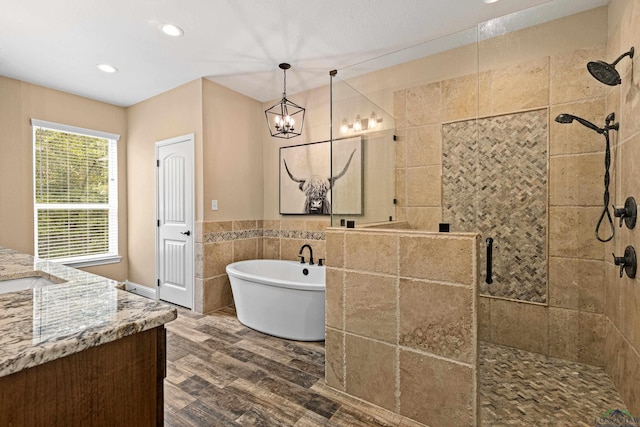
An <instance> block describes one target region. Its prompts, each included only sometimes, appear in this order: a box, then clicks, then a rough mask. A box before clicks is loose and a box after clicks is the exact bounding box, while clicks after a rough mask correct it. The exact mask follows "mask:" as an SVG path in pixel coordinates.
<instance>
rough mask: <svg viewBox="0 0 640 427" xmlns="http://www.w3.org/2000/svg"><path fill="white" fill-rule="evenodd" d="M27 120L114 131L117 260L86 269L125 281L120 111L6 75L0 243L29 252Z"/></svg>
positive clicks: (0, 101) (1, 85)
mask: <svg viewBox="0 0 640 427" xmlns="http://www.w3.org/2000/svg"><path fill="white" fill-rule="evenodd" d="M32 118H36V119H40V120H46V121H50V122H55V123H62V124H67V125H71V126H78V127H83V128H88V129H95V130H100V131H105V132H111V133H116V134H120V136H121V138H120V141H119V142H118V184H119V185H118V186H119V188H118V208H119V215H118V222H119V233H118V239H119V253H120V255H121V256H122V261H121V262H119V263H117V264H108V265H104V266H99V267H91V268H86V270H87V271H90V272H92V273H96V274H99V275H102V276H105V277H109V278H112V279H116V280H124V279H126V277H127V270H128V263H127V260H128V255H127V254H128V244H127V186H126V183H127V117H126V112H125V109H124V108H122V107H117V106H114V105H109V104H105V103H103V102H98V101H94V100H90V99H88V98H83V97H80V96H76V95H71V94H68V93H64V92H60V91H57V90H54V89H48V88H44V87H42V86H36V85H33V84H29V83H25V82H21V81H18V80H13V79H9V78H6V77H0V153H2V155H1V156H0V245H2V246H6V247H10V248H12V249H16V250H18V251H21V252H26V253H30V254H33V166H32V165H33V157H32V156H33V150H32V145H33V141H32V128H31V119H32Z"/></svg>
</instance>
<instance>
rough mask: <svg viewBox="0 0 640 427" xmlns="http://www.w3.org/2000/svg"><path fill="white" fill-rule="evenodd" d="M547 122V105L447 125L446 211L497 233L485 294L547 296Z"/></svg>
mask: <svg viewBox="0 0 640 427" xmlns="http://www.w3.org/2000/svg"><path fill="white" fill-rule="evenodd" d="M547 123H548V113H547V110H546V109H544V110H536V111H529V112H524V113H517V114H508V115H503V116H496V117H490V118H485V119H479V120H477V122H476V120H470V121H465V122H458V123H452V124H447V125H443V153H446V155H444V154H443V206H444V212H443V217H444V219H445V221H448V222H450V223H451V224H452V230H460V231H479V232H480V233H481V234H482V239H483V240H484V239H486V238H487V237H492V238H493V239H494V246H493V283H491V284H487V283H486V281H485V274H486V272H485V271H484V269H482V270H481V280H480V292H481V294H483V295H490V296H497V297H503V298H510V299H516V300H523V301H530V302H538V303H545V302H546V301H547V260H546V235H547V128H548V125H547ZM476 126H477V135H478V138H477V139H478V142H477V144H475V143H474V136H475V132H476ZM485 255H486V253H485V251H482V252H481V263H482V264H481V265H485V262H486V261H485V259H484V257H485Z"/></svg>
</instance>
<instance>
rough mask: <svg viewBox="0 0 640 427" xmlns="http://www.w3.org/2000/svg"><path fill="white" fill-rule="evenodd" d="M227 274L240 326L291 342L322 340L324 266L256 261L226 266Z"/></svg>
mask: <svg viewBox="0 0 640 427" xmlns="http://www.w3.org/2000/svg"><path fill="white" fill-rule="evenodd" d="M227 274H228V275H229V280H230V281H231V291H232V292H233V300H234V302H235V305H236V312H237V314H238V320H240V322H241V323H242V324H244V325H246V326H248V327H250V328H252V329H255V330H257V331H260V332H264V333H266V334H269V335H274V336H276V337H281V338H287V339H291V340H298V341H322V340H324V305H325V289H326V286H325V283H326V282H325V277H326V275H325V267H324V266H323V267H318V266H317V265H312V266H310V265H309V264H301V263H299V262H296V261H284V260H273V259H256V260H249V261H238V262H234V263H233V264H229V265H227Z"/></svg>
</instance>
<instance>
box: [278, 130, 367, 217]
mask: <svg viewBox="0 0 640 427" xmlns="http://www.w3.org/2000/svg"><path fill="white" fill-rule="evenodd" d="M329 144H330V143H329V142H328V141H325V142H319V143H312V144H304V145H296V146H292V147H282V148H281V149H280V158H281V161H280V213H281V214H298V215H328V214H330V213H331V193H332V191H333V200H334V206H333V207H334V214H336V213H339V214H356V215H357V214H361V213H362V142H361V138H360V137H355V138H348V139H343V140H337V141H334V147H333V168H334V172H333V174H331V168H330V164H331V163H330V155H331V154H330V145H329Z"/></svg>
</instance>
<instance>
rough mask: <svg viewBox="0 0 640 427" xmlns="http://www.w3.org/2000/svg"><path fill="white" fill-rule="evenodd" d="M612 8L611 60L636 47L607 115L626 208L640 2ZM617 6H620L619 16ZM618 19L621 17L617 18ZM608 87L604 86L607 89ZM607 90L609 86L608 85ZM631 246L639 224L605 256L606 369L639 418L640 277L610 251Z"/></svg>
mask: <svg viewBox="0 0 640 427" xmlns="http://www.w3.org/2000/svg"><path fill="white" fill-rule="evenodd" d="M615 3H616V4H615V5H614V4H613V2H612V4H611V5H610V6H609V12H610V24H609V25H610V27H609V43H608V46H607V53H606V60H607V61H608V62H612V61H613V60H615V59H616V58H617V57H618V56H619V55H621V54H622V53H624V52H626V51H627V50H629V48H630V47H631V46H635V49H636V54H635V57H634V58H633V67H632V61H631V60H630V59H629V58H628V57H627V58H625V59H623V60H622V61H621V62H620V63H619V64H618V65H617V66H616V68H617V70H618V71H619V72H620V75H621V77H622V84H621V85H619V86H615V87H614V88H609V89H610V92H609V93H608V96H607V99H606V111H607V112H611V111H615V113H616V118H617V120H618V121H619V122H620V132H619V133H618V135H614V139H613V142H614V152H613V154H614V155H613V164H614V169H615V172H614V174H613V175H612V182H613V183H614V185H613V189H612V200H614V201H615V204H616V206H622V205H623V204H624V200H625V199H626V198H627V197H629V196H633V197H635V198H636V200H637V201H640V178H639V177H640V58H639V56H640V55H638V50H639V49H640V2H637V1H630V0H625V1H618V2H615ZM614 6H615V7H617V8H619V10H618V11H619V12H620V13H619V14H617V15H616V12H615V9H614ZM618 17H619V18H618ZM603 86H604V85H603ZM605 88H608V87H605ZM627 245H632V246H634V247H635V249H636V251H638V250H639V249H640V226H638V225H636V227H635V228H634V229H632V230H629V229H628V228H627V227H626V226H623V227H622V228H617V226H616V236H615V238H614V240H613V242H611V243H610V244H608V245H607V248H606V253H605V258H604V260H605V274H604V280H603V282H604V283H605V289H604V293H605V309H604V311H605V313H606V320H605V326H604V327H605V337H606V338H605V346H604V354H605V356H604V360H605V369H606V371H607V373H608V374H609V375H610V376H611V378H612V379H613V381H614V383H615V384H616V387H617V388H618V391H619V392H620V395H621V397H622V398H623V400H624V402H625V404H626V405H627V407H628V409H629V411H630V412H631V413H632V414H634V415H636V416H637V414H640V277H636V278H635V279H630V278H628V277H627V276H626V275H624V276H623V277H622V278H620V276H619V268H618V267H616V266H615V265H614V264H613V257H612V256H611V252H615V253H616V255H618V256H622V254H623V253H624V248H625V247H626V246H627Z"/></svg>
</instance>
